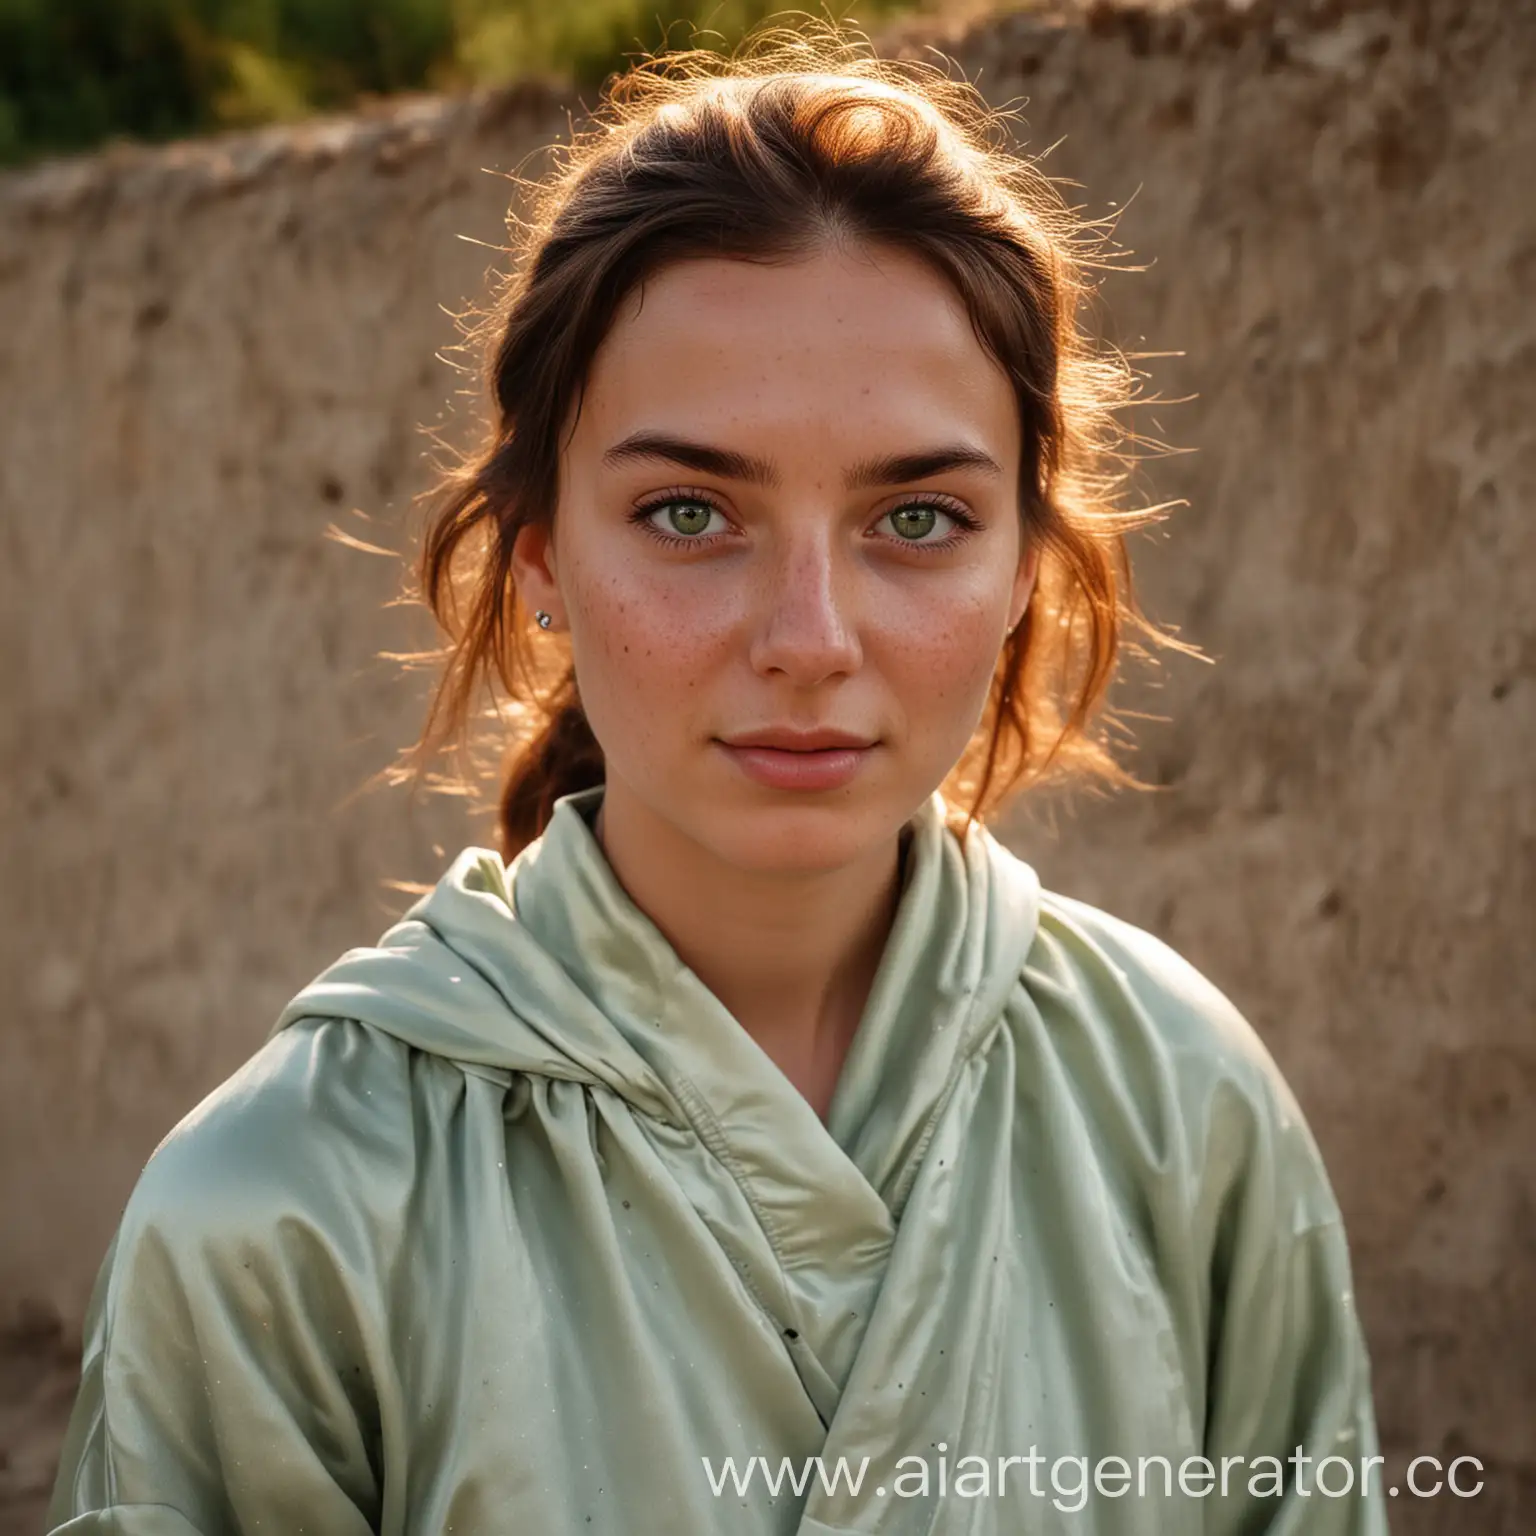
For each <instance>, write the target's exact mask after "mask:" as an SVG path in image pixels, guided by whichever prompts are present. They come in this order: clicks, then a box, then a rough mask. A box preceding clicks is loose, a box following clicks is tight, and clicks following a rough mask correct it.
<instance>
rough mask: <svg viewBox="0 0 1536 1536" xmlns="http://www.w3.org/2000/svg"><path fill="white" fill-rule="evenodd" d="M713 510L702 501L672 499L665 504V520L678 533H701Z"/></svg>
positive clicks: (707, 524)
mask: <svg viewBox="0 0 1536 1536" xmlns="http://www.w3.org/2000/svg"><path fill="white" fill-rule="evenodd" d="M713 510H714V508H713V507H710V506H708V505H706V504H705V503H704V502H702V501H674V502H670V503H669V504H668V506H667V521H668V522H669V523H671V525H672V526H673V527H674V528H675V529H676V530H677V531H678V532H679V533H684V534H694V533H703V532H704V530H705V529H706V528H708V527H709V516H710V513H711V512H712V511H713Z"/></svg>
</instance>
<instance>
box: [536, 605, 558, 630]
mask: <svg viewBox="0 0 1536 1536" xmlns="http://www.w3.org/2000/svg"><path fill="white" fill-rule="evenodd" d="M533 616H534V618H535V620H537V622H538V626H539V628H540V629H548V628H549V626H550V625H551V624H553V623H554V622H555V621H554V620H553V619H552V618H551V617H550V616H549V615H548V614H547V613H545V612H544V610H543V609H542V608H540V609H538V610H536V611H535V613H534V615H533Z"/></svg>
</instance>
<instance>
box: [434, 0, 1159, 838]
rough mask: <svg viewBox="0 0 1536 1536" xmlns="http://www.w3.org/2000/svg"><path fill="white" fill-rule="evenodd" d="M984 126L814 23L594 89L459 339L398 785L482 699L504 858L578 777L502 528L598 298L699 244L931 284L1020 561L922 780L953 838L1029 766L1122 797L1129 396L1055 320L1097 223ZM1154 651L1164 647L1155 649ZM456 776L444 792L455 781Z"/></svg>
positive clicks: (924, 78) (557, 687)
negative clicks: (885, 257)
mask: <svg viewBox="0 0 1536 1536" xmlns="http://www.w3.org/2000/svg"><path fill="white" fill-rule="evenodd" d="M1003 116H1004V114H1002V113H1000V112H995V111H993V110H992V109H990V108H989V107H988V106H987V105H986V103H985V102H984V100H983V99H982V98H981V96H980V95H979V93H978V92H977V91H976V90H975V89H974V88H973V87H972V86H970V85H969V84H964V83H958V82H956V81H954V80H952V79H950V78H948V77H947V76H945V75H944V74H942V73H941V72H940V71H939V70H938V69H936V68H935V67H934V66H932V65H929V64H923V63H914V62H911V61H895V60H882V59H879V58H877V57H875V56H874V55H873V53H872V52H871V50H870V49H869V46H868V44H867V43H866V42H864V41H863V40H862V39H854V38H851V37H850V36H849V34H848V33H847V32H846V31H845V30H844V29H843V28H840V27H837V26H835V25H832V24H828V23H818V24H817V25H816V26H814V27H812V28H811V29H809V30H806V31H799V32H789V31H786V30H784V29H778V28H775V29H768V30H765V31H762V32H759V33H758V34H756V35H755V36H754V37H752V38H749V40H748V41H747V43H746V44H744V45H743V47H742V48H740V49H738V50H737V52H736V54H735V55H734V56H733V57H731V58H728V59H727V58H721V57H720V56H718V55H716V54H713V53H709V52H706V51H703V50H688V51H684V52H681V53H671V54H663V55H660V56H656V57H652V58H650V59H648V60H646V61H645V62H644V63H642V64H641V65H639V66H637V67H635V68H633V69H631V70H630V71H629V72H628V73H626V74H623V75H621V76H619V77H617V79H616V81H615V82H614V83H613V84H612V85H611V87H610V89H609V90H608V93H607V95H606V96H605V98H604V100H603V101H602V103H601V104H600V106H599V108H598V110H597V112H596V113H595V114H594V118H593V121H592V123H591V124H590V126H589V127H588V128H586V129H585V130H583V131H581V132H578V133H577V134H576V135H575V136H574V138H573V141H572V143H571V144H570V145H569V146H568V147H567V148H566V149H565V151H564V163H563V165H562V166H560V167H559V168H557V170H556V172H555V173H553V174H552V175H550V176H549V177H548V178H546V179H544V180H542V181H540V182H538V183H535V184H534V185H533V186H532V187H530V188H528V189H527V190H528V191H529V193H530V207H529V209H528V211H527V215H526V216H525V217H524V218H523V219H521V220H509V223H512V224H513V227H514V229H515V230H520V232H521V240H520V243H519V246H518V248H517V249H515V251H514V253H513V254H514V255H515V256H517V257H518V258H519V260H518V261H517V262H516V263H515V266H514V273H513V275H512V276H511V277H510V278H509V279H508V281H507V283H506V287H505V289H504V291H503V292H502V293H501V295H500V297H499V300H498V302H497V304H496V307H495V309H494V310H493V311H492V312H491V313H490V314H489V315H487V316H485V317H483V323H482V326H481V328H480V330H479V331H478V332H477V333H476V335H477V338H478V339H482V340H484V341H485V342H487V343H488V344H489V346H488V384H489V390H490V395H491V398H492V402H493V407H494V420H493V423H492V428H491V434H490V438H489V441H488V442H486V443H485V444H484V446H483V448H482V449H481V451H480V452H478V453H477V454H475V455H473V456H471V457H469V458H467V459H465V460H464V461H463V462H462V463H460V464H459V465H457V466H456V467H455V468H453V469H452V470H451V471H449V473H448V475H447V478H446V482H445V484H444V485H443V486H442V487H441V489H440V496H441V500H440V502H439V504H438V506H437V509H436V511H435V513H434V515H433V518H432V520H431V523H430V526H429V527H428V529H427V532H426V536H425V541H424V544H423V548H422V551H421V560H420V572H419V577H420V582H421V589H422V595H423V597H424V599H425V601H426V603H427V605H428V606H429V607H430V608H431V610H432V612H433V613H434V614H435V615H436V617H437V620H438V622H439V623H440V624H441V626H442V628H443V630H444V631H445V633H446V636H447V644H446V646H445V647H444V648H443V649H442V650H441V651H438V652H435V653H433V659H434V660H436V661H437V662H439V663H440V664H441V667H442V671H441V675H440V677H439V680H438V684H437V688H436V692H435V694H434V696H433V700H432V706H431V709H430V712H429V715H428V719H427V724H426V727H425V729H424V731H423V734H422V737H421V740H420V741H419V742H417V743H416V745H415V747H414V748H412V749H411V752H410V753H409V754H407V755H408V758H410V759H411V760H412V761H413V763H414V766H413V767H412V768H411V769H409V770H407V771H408V772H410V773H412V774H416V775H420V774H422V773H423V771H424V765H425V764H426V763H427V762H429V761H430V760H432V759H433V758H434V757H435V756H436V755H437V754H438V753H440V752H441V751H442V750H443V749H444V748H446V747H450V746H454V745H457V746H458V747H460V748H463V747H464V746H465V745H466V742H467V738H468V734H469V731H470V726H471V719H472V717H473V716H474V715H475V714H476V713H477V711H478V709H479V706H480V703H481V701H482V699H485V698H489V699H490V700H491V701H492V706H493V713H494V714H495V715H496V716H497V718H498V720H499V721H500V725H499V734H500V736H501V739H503V740H505V739H506V737H507V735H508V734H510V735H511V738H512V742H513V745H512V747H511V749H510V751H509V752H508V754H507V756H506V760H505V764H504V767H503V770H502V783H501V791H500V806H499V833H500V842H501V846H502V852H503V853H504V854H505V855H506V856H507V857H511V856H512V855H514V854H515V853H516V852H517V851H518V850H519V849H521V848H522V847H524V846H525V845H526V844H528V843H529V842H531V841H532V840H533V839H534V838H535V837H537V836H538V835H539V834H540V832H542V830H543V829H544V827H545V825H546V824H547V822H548V820H549V817H550V814H551V811H552V810H553V807H554V803H555V801H556V800H557V799H559V798H560V797H561V796H562V795H566V794H570V793H572V792H574V791H576V790H580V789H584V788H587V787H590V786H592V785H595V784H599V783H601V782H602V779H603V755H602V751H601V749H600V748H599V746H598V743H597V741H596V739H595V738H594V737H593V734H592V731H591V729H590V727H589V726H588V724H587V720H586V716H585V714H584V713H583V711H582V707H581V702H580V698H579V695H578V693H577V686H576V679H575V676H574V673H573V669H572V667H571V664H570V661H569V656H568V652H567V651H566V650H565V647H564V645H563V643H562V642H560V641H559V640H557V639H555V638H554V637H550V636H547V635H544V634H542V633H541V632H540V631H538V630H537V629H536V628H535V627H533V626H532V625H531V624H530V623H529V616H528V615H527V614H526V612H525V611H524V609H523V606H522V604H521V603H520V601H519V598H518V594H517V592H516V591H515V589H514V585H513V582H512V579H511V555H512V548H513V543H514V541H515V539H516V537H517V533H518V530H519V529H520V528H521V527H523V525H524V524H526V523H530V522H535V521H539V520H545V521H547V520H549V519H551V518H552V517H553V516H554V509H555V504H556V493H557V473H558V463H559V433H560V429H561V427H562V425H563V423H564V422H565V420H566V418H567V414H568V411H569V409H570V408H571V406H572V404H573V403H574V401H575V400H576V399H577V398H578V397H579V392H580V390H581V388H582V386H583V382H584V380H585V377H586V374H587V370H588V368H589V366H590V363H591V360H592V358H593V355H594V354H595V352H596V350H597V348H598V346H599V344H600V343H601V341H602V340H603V337H604V335H605V334H606V332H607V330H608V328H609V326H610V324H611V323H612V320H613V317H614V315H615V313H616V311H617V309H618V306H619V305H620V303H621V302H622V300H623V299H624V298H625V296H626V295H627V294H628V293H630V292H631V291H632V290H633V289H634V288H635V286H636V285H637V284H639V283H641V282H642V281H643V280H644V279H645V278H646V277H647V276H648V275H650V274H652V273H654V272H655V271H656V270H657V269H658V268H659V267H660V266H662V265H663V264H664V263H666V262H668V261H670V260H675V259H678V258H681V257H685V256H689V255H699V254H708V255H714V256H723V257H733V258H737V259H741V260H749V261H783V260H793V259H794V258H795V257H797V256H803V255H807V254H809V253H811V252H812V251H814V250H815V249H817V248H818V247H819V246H822V245H825V244H827V243H828V242H836V241H869V242H873V243H879V244H884V245H888V246H896V247H900V248H902V249H904V250H905V251H908V252H911V253H914V254H916V255H918V256H919V257H921V258H923V259H925V260H926V261H927V262H928V263H929V264H930V265H931V266H932V268H934V269H935V270H936V271H937V272H938V273H939V274H940V275H942V276H943V277H944V278H946V279H947V280H948V281H949V282H950V283H952V284H953V285H954V287H955V289H956V290H957V291H958V292H959V294H960V295H961V296H962V298H963V300H964V302H965V304H966V306H967V309H968V310H969V313H970V316H971V321H972V324H973V326H974V328H975V330H976V333H977V336H978V339H979V340H980V341H981V342H982V344H983V345H984V346H985V347H986V348H987V349H988V350H989V351H990V353H991V354H992V355H993V356H994V357H995V358H996V359H997V361H998V362H999V363H1000V364H1001V366H1002V367H1003V368H1004V369H1005V370H1006V372H1007V374H1008V376H1009V378H1010V379H1011V380H1012V381H1013V384H1014V386H1015V389H1016V391H1017V395H1018V402H1019V418H1020V424H1021V428H1022V439H1023V459H1022V462H1023V474H1022V479H1021V484H1020V487H1019V502H1020V515H1021V517H1022V518H1023V521H1024V525H1025V526H1024V531H1025V536H1026V538H1029V539H1033V540H1035V541H1037V543H1038V545H1039V547H1040V551H1041V563H1040V574H1039V578H1038V582H1037V585H1036V589H1035V595H1034V598H1033V600H1032V602H1031V604H1030V607H1029V609H1028V611H1027V613H1026V615H1025V617H1024V620H1023V622H1021V623H1020V624H1019V626H1018V628H1017V629H1016V630H1015V631H1014V633H1013V634H1012V635H1011V636H1010V637H1009V639H1008V640H1007V642H1006V643H1005V645H1004V647H1003V650H1002V652H1001V655H1000V657H999V661H998V666H997V671H996V674H995V676H994V679H993V684H992V688H991V693H990V697H989V700H988V704H987V708H986V710H985V712H984V715H983V719H982V723H981V726H980V727H979V728H978V731H977V734H976V737H975V739H974V740H973V741H972V742H971V744H970V746H969V747H968V748H967V750H966V752H965V753H964V755H963V756H962V758H961V761H960V763H959V764H957V765H956V768H955V770H954V772H953V774H952V775H951V778H950V780H949V781H948V783H947V784H946V786H945V788H946V791H947V795H946V798H950V799H951V800H952V801H953V797H954V795H955V793H956V791H959V792H961V793H963V792H965V791H967V790H968V791H969V796H968V798H969V801H970V804H969V810H968V816H967V821H970V820H975V819H980V818H981V817H982V816H983V815H984V814H986V813H987V812H989V811H990V810H991V809H992V808H993V807H995V806H996V805H997V804H998V803H999V802H1000V801H1001V800H1002V799H1003V798H1004V797H1005V796H1006V795H1007V794H1008V793H1010V792H1011V791H1012V790H1014V789H1015V788H1017V787H1019V786H1021V785H1022V784H1025V783H1027V782H1031V781H1034V780H1037V779H1039V778H1040V777H1042V776H1043V775H1045V774H1047V773H1048V772H1049V773H1052V774H1053V775H1054V774H1063V773H1071V774H1086V775H1088V776H1090V777H1092V778H1096V779H1098V780H1099V781H1101V782H1102V781H1111V782H1118V783H1133V782H1135V781H1134V780H1133V779H1132V778H1131V777H1130V775H1129V774H1127V773H1126V772H1125V771H1124V770H1123V769H1122V768H1121V767H1120V766H1119V765H1118V764H1117V763H1116V762H1115V761H1114V759H1113V758H1112V757H1111V755H1110V753H1109V751H1108V749H1107V742H1106V717H1105V712H1104V711H1102V710H1101V709H1100V707H1099V706H1100V705H1101V703H1102V701H1103V697H1104V694H1105V692H1106V690H1107V688H1108V685H1109V683H1110V681H1111V678H1112V676H1113V673H1114V671H1115V667H1116V660H1117V655H1118V652H1119V650H1120V648H1121V643H1122V631H1123V629H1124V628H1125V627H1126V625H1127V624H1128V623H1130V624H1134V625H1136V626H1137V627H1139V628H1140V629H1141V630H1142V631H1143V632H1144V633H1146V634H1148V635H1149V636H1152V637H1154V638H1155V639H1157V640H1160V641H1164V642H1167V641H1168V637H1167V636H1165V635H1162V634H1161V633H1160V632H1158V631H1156V630H1154V629H1153V628H1152V626H1150V625H1149V624H1147V623H1146V621H1145V620H1144V619H1142V617H1141V615H1140V614H1139V612H1138V611H1137V609H1136V606H1135V603H1134V599H1133V597H1132V593H1131V586H1130V567H1129V561H1128V558H1127V555H1126V550H1125V546H1124V534H1125V532H1126V530H1127V529H1128V528H1129V527H1131V526H1133V525H1135V524H1138V523H1140V522H1143V521H1146V520H1148V519H1150V518H1152V517H1154V516H1156V515H1158V514H1159V513H1160V512H1161V511H1162V510H1163V509H1162V508H1160V507H1159V508H1148V509H1143V510H1140V511H1136V512H1130V511H1126V510H1124V509H1123V508H1122V507H1121V506H1120V504H1119V497H1120V492H1121V489H1122V487H1123V485H1124V482H1125V480H1126V478H1127V472H1126V468H1125V465H1126V462H1127V458H1128V456H1127V455H1126V453H1125V452H1124V451H1123V450H1122V448H1121V445H1122V444H1123V443H1124V442H1126V441H1127V440H1134V441H1138V442H1140V441H1144V440H1143V439H1140V438H1135V439H1131V437H1130V434H1128V433H1127V432H1126V431H1125V430H1124V429H1123V428H1122V427H1121V426H1120V425H1119V422H1118V419H1117V417H1116V415H1115V413H1116V411H1117V410H1118V409H1119V408H1121V407H1122V406H1124V405H1126V404H1129V403H1130V402H1131V401H1132V400H1133V399H1134V398H1135V391H1136V378H1137V375H1136V374H1135V373H1134V371H1133V369H1132V368H1131V367H1130V365H1129V363H1128V362H1127V360H1126V358H1125V356H1124V355H1123V354H1120V353H1118V352H1115V351H1113V350H1111V349H1102V350H1101V349H1100V348H1098V347H1097V346H1096V345H1095V344H1093V343H1092V342H1090V340H1089V339H1088V338H1087V337H1085V336H1084V335H1083V334H1082V332H1081V331H1080V330H1079V327H1078V320H1077V313H1078V310H1079V308H1080V307H1081V306H1082V305H1083V303H1084V302H1085V301H1086V300H1087V299H1088V298H1090V297H1091V295H1092V289H1091V288H1090V286H1089V284H1088V281H1087V279H1086V277H1085V275H1084V274H1085V270H1086V268H1087V267H1088V266H1090V265H1094V264H1098V265H1103V263H1102V262H1098V263H1095V262H1093V261H1091V260H1090V257H1092V256H1096V255H1099V254H1100V242H1101V240H1102V235H1101V231H1102V228H1103V224H1104V223H1105V222H1106V221H1088V220H1083V219H1080V218H1078V217H1076V216H1075V215H1074V214H1073V213H1072V212H1071V211H1070V210H1069V209H1068V208H1067V206H1066V205H1065V203H1064V202H1063V201H1062V199H1061V197H1060V195H1059V194H1058V193H1057V192H1056V190H1055V187H1054V184H1053V183H1052V182H1051V181H1049V180H1048V179H1047V178H1046V177H1045V176H1044V175H1043V174H1042V173H1041V172H1040V170H1039V169H1038V167H1037V165H1036V164H1035V162H1034V161H1032V160H1029V159H1026V158H1024V157H1022V156H1021V155H1019V154H1018V153H1017V152H1014V151H1012V150H1010V149H1009V148H1008V147H1006V145H1005V144H1003V143H1000V142H999V141H998V134H997V129H998V125H999V124H1000V122H1001V121H1002V119H1003ZM1171 643H1176V642H1171ZM461 782H462V780H461Z"/></svg>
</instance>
